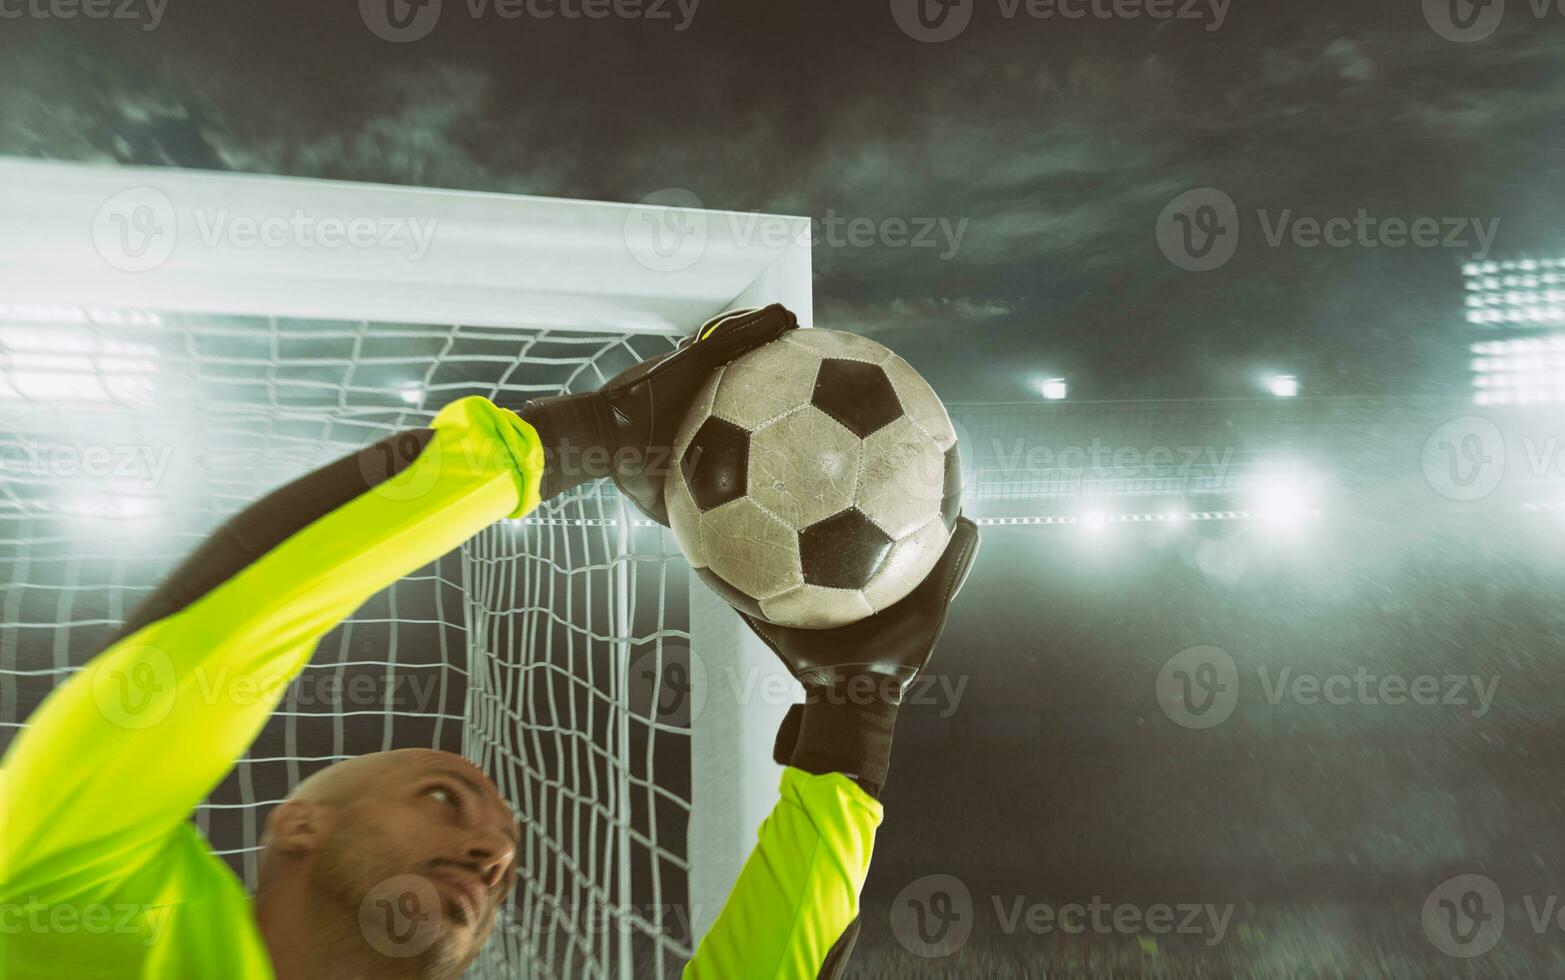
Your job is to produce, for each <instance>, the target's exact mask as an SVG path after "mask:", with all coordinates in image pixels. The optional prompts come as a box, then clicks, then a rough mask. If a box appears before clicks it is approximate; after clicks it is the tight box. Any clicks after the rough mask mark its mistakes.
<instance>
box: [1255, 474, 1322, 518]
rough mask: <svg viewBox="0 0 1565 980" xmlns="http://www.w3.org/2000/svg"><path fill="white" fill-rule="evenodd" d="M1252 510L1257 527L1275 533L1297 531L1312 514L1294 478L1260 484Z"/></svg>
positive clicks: (1269, 480) (1306, 497)
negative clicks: (1258, 524) (1257, 520)
mask: <svg viewBox="0 0 1565 980" xmlns="http://www.w3.org/2000/svg"><path fill="white" fill-rule="evenodd" d="M1253 509H1254V510H1255V514H1256V517H1258V518H1260V520H1261V523H1263V524H1265V525H1266V526H1268V527H1273V528H1277V529H1279V530H1293V529H1294V528H1297V527H1298V526H1299V525H1300V524H1302V523H1303V522H1304V519H1305V518H1306V517H1309V516H1310V514H1311V512H1312V509H1311V503H1310V495H1309V492H1308V490H1307V489H1306V488H1305V486H1304V485H1303V481H1302V480H1301V479H1300V478H1299V477H1298V476H1297V475H1292V476H1288V477H1283V476H1276V477H1270V478H1268V479H1266V480H1263V481H1262V482H1261V484H1260V485H1259V486H1258V487H1257V488H1256V492H1255V505H1254V508H1253Z"/></svg>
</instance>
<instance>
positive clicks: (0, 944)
mask: <svg viewBox="0 0 1565 980" xmlns="http://www.w3.org/2000/svg"><path fill="white" fill-rule="evenodd" d="M404 436H406V437H407V438H413V439H415V440H417V441H418V443H419V444H417V445H415V447H414V450H413V451H412V452H409V453H407V454H406V458H404V459H403V460H402V462H401V464H392V463H390V462H388V463H387V464H386V468H385V472H383V473H381V474H380V475H379V476H378V477H376V478H371V477H370V476H369V471H370V470H373V469H375V467H374V466H373V465H371V464H373V460H371V459H369V456H367V455H366V454H358V455H356V456H350V457H347V458H345V459H343V460H339V461H338V462H337V463H334V464H332V465H331V466H328V467H325V468H324V469H322V470H319V471H316V473H314V474H311V475H310V476H307V477H305V478H303V479H302V480H299V481H296V482H295V483H293V484H290V485H288V486H287V487H283V488H281V489H279V490H277V491H275V492H274V493H272V494H271V495H269V496H268V497H267V498H266V499H265V500H263V501H261V502H260V503H258V504H256V505H254V506H252V507H251V508H249V509H248V510H246V511H245V512H243V513H242V514H240V515H239V516H238V517H236V518H235V519H234V520H232V521H230V522H229V523H228V524H227V525H225V526H224V527H223V528H222V529H220V530H219V531H218V532H217V533H216V534H215V535H214V536H213V538H212V539H211V540H209V541H208V543H207V544H206V545H204V546H203V547H202V548H201V549H200V550H198V551H197V552H196V554H195V555H193V556H192V557H191V558H190V559H188V560H187V561H186V562H185V563H184V564H183V565H182V566H181V567H180V568H179V569H178V570H176V572H175V573H174V575H173V576H172V577H171V578H170V580H169V582H168V583H166V584H165V585H164V586H163V588H161V589H160V590H159V592H158V593H157V594H155V595H154V596H153V597H152V598H151V599H149V600H148V603H147V606H145V607H143V609H142V610H140V611H138V614H137V615H136V616H135V617H133V618H132V620H131V621H130V622H129V623H127V624H126V627H125V630H124V631H122V633H121V635H120V636H119V638H118V639H116V640H115V641H114V642H113V643H112V644H111V645H110V646H109V647H108V649H106V650H105V651H104V652H103V653H101V654H99V655H98V656H97V657H96V658H94V659H93V660H92V661H91V662H90V663H89V664H88V665H87V666H86V667H85V668H84V669H83V670H81V671H80V672H78V673H77V674H76V675H75V676H73V677H72V678H71V679H70V680H69V681H68V682H67V683H65V684H62V685H61V686H60V687H58V688H57V689H56V690H55V691H54V692H53V693H52V694H51V695H50V696H49V697H48V698H47V699H46V700H45V702H44V703H43V705H42V706H41V707H39V709H38V710H37V712H35V713H34V714H33V716H32V718H31V719H30V720H29V725H28V727H26V728H24V729H23V730H22V731H21V733H20V734H19V736H18V737H17V739H16V741H15V742H14V743H13V744H12V746H11V747H10V750H9V751H8V752H7V754H6V756H5V759H4V763H3V765H0V977H3V978H7V980H9V978H19V980H20V978H31V977H68V978H71V980H91V978H99V977H104V978H107V977H112V978H116V980H122V978H127V977H167V978H177V980H198V978H206V977H212V978H222V980H235V978H251V977H271V976H272V968H271V962H270V959H269V957H268V955H267V951H266V948H265V946H264V944H263V942H262V939H261V935H260V931H259V928H258V927H257V925H256V922H255V919H254V915H253V910H252V905H251V900H250V897H249V896H248V895H246V894H245V891H244V888H243V886H242V884H241V882H240V881H239V879H238V878H237V877H236V876H235V875H234V873H233V872H232V871H231V870H230V869H229V867H228V865H227V864H225V863H224V862H223V861H222V859H221V858H219V857H217V856H216V855H214V854H213V853H212V849H211V847H210V846H209V844H208V843H207V841H206V840H205V839H204V838H203V837H202V836H201V834H200V833H199V832H198V831H197V830H196V829H195V827H194V826H193V825H192V824H191V823H190V820H189V818H190V814H191V811H192V810H193V808H194V807H195V806H196V804H197V803H198V802H199V801H201V800H202V799H203V798H205V797H206V796H207V795H208V794H209V793H210V792H211V791H212V789H213V788H214V787H215V786H216V785H217V784H218V783H219V782H220V781H221V780H222V779H223V777H224V776H225V775H226V774H227V773H228V771H229V770H230V769H231V768H232V767H233V766H234V763H235V762H236V761H237V760H238V759H239V758H240V756H241V755H243V753H244V752H245V750H246V748H247V747H248V746H249V745H250V744H251V742H252V741H254V739H255V737H256V735H257V734H258V733H259V732H260V730H261V728H262V726H263V725H265V724H266V721H267V718H268V717H269V716H270V715H271V713H272V711H273V709H274V708H275V707H276V704H277V701H278V700H279V699H280V697H281V696H282V693H283V691H284V689H285V687H286V686H287V683H288V681H289V680H291V679H292V678H293V677H294V676H296V675H297V674H298V673H299V671H300V670H301V669H302V668H303V667H304V665H305V663H306V662H307V661H308V660H309V658H310V656H311V654H312V653H313V651H314V650H315V647H316V644H317V643H318V642H319V641H320V639H321V637H322V636H323V635H324V634H325V633H326V632H327V631H328V630H330V629H331V628H332V627H333V626H335V625H336V624H337V623H338V622H340V621H341V620H342V619H343V618H344V617H346V616H347V615H349V614H350V613H352V612H353V610H355V609H356V608H358V607H359V605H360V604H362V603H363V602H364V601H365V600H366V599H368V598H369V597H370V596H372V595H373V594H374V593H376V592H378V591H379V590H380V589H382V588H384V587H385V586H387V585H389V584H390V583H392V582H393V581H395V580H396V579H398V578H400V577H401V576H403V575H405V574H407V573H408V572H411V571H413V570H415V569H417V568H419V567H421V566H423V565H425V564H426V563H428V562H430V561H433V560H434V559H435V558H438V557H439V556H441V555H443V554H445V553H446V552H448V551H450V550H451V549H453V548H455V547H456V546H457V545H459V544H461V543H462V542H463V541H465V540H467V539H468V538H470V537H472V536H473V535H474V534H476V533H478V532H479V531H480V530H482V529H483V528H484V527H486V526H488V525H489V524H491V523H493V522H494V521H496V520H498V519H500V518H502V517H521V516H523V515H524V514H526V513H528V512H529V511H531V510H532V509H533V508H534V507H536V506H537V505H538V502H539V500H538V484H539V477H540V474H541V473H542V469H543V451H542V448H541V447H540V445H539V442H538V435H537V433H536V432H535V431H534V430H533V428H532V427H531V426H530V425H528V424H527V422H525V421H524V420H522V419H521V418H519V417H518V416H517V415H516V414H515V413H514V412H511V411H509V410H507V409H503V408H499V407H497V406H495V405H494V404H492V403H491V402H489V401H488V400H487V399H484V398H478V397H472V398H463V399H461V400H459V401H455V402H452V403H451V404H449V405H447V406H445V408H444V409H443V410H442V411H441V412H440V413H439V415H437V416H436V417H435V419H434V421H433V422H432V423H431V424H430V428H429V429H426V430H417V431H415V432H414V433H410V434H404ZM393 444H395V441H394V442H393ZM384 447H385V444H382V446H381V447H377V448H384ZM388 452H389V450H388ZM372 454H373V450H372V451H370V455H372ZM409 460H411V461H409ZM219 684H226V685H243V686H244V687H245V688H246V689H247V690H250V691H255V692H261V696H258V697H245V698H240V697H223V696H214V694H213V693H212V692H213V690H214V687H215V686H216V685H219ZM224 689H225V690H237V689H238V688H237V687H225V688H224ZM881 816H882V811H881V805H880V803H879V802H878V801H876V800H875V799H874V798H872V797H870V796H869V795H868V794H866V793H865V792H864V791H863V790H861V789H860V788H859V787H858V786H857V785H856V784H854V783H853V782H852V781H851V780H850V779H848V778H846V777H844V776H841V775H838V774H826V775H811V774H809V773H805V772H802V771H800V770H796V769H785V770H784V772H783V779H782V797H781V799H780V801H779V802H778V804H777V806H776V808H775V809H774V810H773V812H772V813H771V815H770V816H769V817H768V818H767V819H766V821H765V822H764V823H763V824H762V825H761V828H760V831H759V841H758V844H757V846H756V849H755V851H754V852H753V853H752V854H751V856H750V860H749V861H748V862H747V863H746V864H745V867H744V870H743V871H742V872H741V874H740V876H739V880H738V882H737V884H736V885H735V886H734V890H733V892H732V894H731V895H730V896H729V899H728V902H727V904H726V905H725V906H724V908H723V911H722V913H721V915H720V916H719V917H718V920H717V922H716V924H715V925H714V926H713V927H712V929H711V930H710V931H709V932H708V933H707V935H706V937H705V939H704V940H703V941H702V943H701V946H700V948H699V949H698V950H697V953H696V956H695V958H694V959H693V960H692V961H691V962H690V964H689V965H688V966H687V968H686V971H685V973H686V976H689V977H697V978H702V980H708V978H722V980H735V978H750V977H758V978H759V977H813V976H816V975H817V973H818V971H819V970H820V968H821V965H822V963H823V962H824V961H825V959H826V957H827V954H828V952H829V951H830V950H831V948H832V945H833V943H835V942H836V941H837V940H838V938H839V937H840V936H842V934H843V932H844V930H845V929H847V927H848V926H849V925H850V923H852V922H853V921H854V919H855V917H856V916H857V914H858V895H859V891H860V889H861V888H862V886H863V884H864V878H865V875H866V874H867V872H868V868H869V861H870V855H871V850H872V848H873V844H874V836H875V830H876V828H877V827H878V826H879V825H880V821H881ZM502 914H503V913H502Z"/></svg>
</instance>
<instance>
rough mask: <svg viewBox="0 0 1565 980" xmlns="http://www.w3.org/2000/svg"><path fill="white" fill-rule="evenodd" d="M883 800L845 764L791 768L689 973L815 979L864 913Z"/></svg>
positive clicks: (720, 979)
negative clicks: (825, 769) (817, 769)
mask: <svg viewBox="0 0 1565 980" xmlns="http://www.w3.org/2000/svg"><path fill="white" fill-rule="evenodd" d="M882 816H883V810H882V807H881V803H880V801H879V800H877V799H875V798H874V797H872V796H870V795H869V794H868V793H866V792H864V790H862V789H860V788H859V786H858V784H857V783H855V782H854V781H853V780H851V779H849V778H848V777H847V776H844V775H842V774H841V773H824V774H821V775H813V774H811V773H808V772H805V771H804V770H802V769H794V768H793V767H791V766H790V767H788V768H786V769H784V770H783V775H782V795H781V798H780V799H779V800H778V801H777V805H776V806H775V807H774V808H773V809H772V812H771V813H770V814H769V815H768V816H767V818H766V820H765V821H764V822H763V823H762V824H761V828H760V831H759V832H758V834H757V840H756V845H755V848H754V850H752V851H751V852H750V857H749V859H748V860H747V861H745V865H744V869H743V870H742V871H740V873H739V880H738V881H737V882H735V883H734V888H733V891H732V892H731V893H729V896H728V901H727V902H726V903H724V905H723V910H722V912H721V913H720V914H719V915H718V917H717V921H716V922H714V923H713V924H712V928H711V929H710V930H708V932H707V934H706V936H705V937H704V938H703V939H702V940H701V946H700V948H699V949H697V950H696V955H695V958H694V959H692V960H691V961H690V963H689V964H688V965H687V966H686V968H685V973H684V975H685V977H686V980H730V978H738V977H743V978H745V980H773V978H778V980H781V978H788V980H795V978H797V980H807V978H813V977H818V976H820V975H821V973H822V967H823V966H824V965H825V963H826V961H827V958H828V954H830V953H831V952H832V949H833V947H834V946H835V945H836V944H837V942H838V940H839V939H841V938H842V936H843V934H844V932H845V931H847V929H848V928H849V926H850V925H851V924H853V922H854V919H855V918H857V916H858V913H859V892H860V891H862V890H863V888H864V879H865V877H866V876H868V874H869V862H870V857H871V855H872V853H873V851H874V845H875V830H876V828H878V827H879V826H880V822H881V818H882Z"/></svg>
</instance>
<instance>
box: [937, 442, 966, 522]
mask: <svg viewBox="0 0 1565 980" xmlns="http://www.w3.org/2000/svg"><path fill="white" fill-rule="evenodd" d="M956 447H957V444H956V443H954V442H953V443H952V444H951V448H950V449H947V450H946V473H945V492H944V493H942V494H941V496H940V520H941V521H942V522H943V523H944V524H945V526H946V530H947V531H949V530H951V529H952V528H953V527H956V519H957V518H958V517H959V516H961V513H962V456H961V454H960V453H958V452H957V451H956Z"/></svg>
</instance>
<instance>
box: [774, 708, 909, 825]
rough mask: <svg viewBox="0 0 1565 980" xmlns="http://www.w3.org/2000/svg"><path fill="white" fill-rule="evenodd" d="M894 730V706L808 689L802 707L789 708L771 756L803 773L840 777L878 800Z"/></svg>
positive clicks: (895, 717) (889, 761)
mask: <svg viewBox="0 0 1565 980" xmlns="http://www.w3.org/2000/svg"><path fill="white" fill-rule="evenodd" d="M896 724H897V706H896V705H895V704H890V703H888V702H885V701H881V700H873V701H870V702H867V703H865V702H862V701H855V700H854V699H851V698H847V697H845V696H844V695H843V694H842V693H841V691H840V690H837V689H827V688H819V687H811V688H807V689H806V701H805V703H804V704H802V705H794V706H793V707H792V708H791V709H789V711H788V716H787V717H786V718H785V719H783V724H782V727H781V728H780V729H779V730H778V733H777V744H776V746H775V748H774V752H773V756H774V758H776V759H777V761H779V762H785V763H786V764H787V765H791V766H793V767H794V768H795V769H802V770H804V771H805V772H811V773H817V774H819V773H828V772H840V773H843V774H845V775H847V776H850V777H852V778H853V779H854V780H855V781H856V782H857V783H858V784H859V785H860V786H861V787H863V789H864V791H865V792H867V793H869V795H871V796H873V797H875V798H876V799H879V798H880V793H881V790H882V789H883V788H884V787H885V785H886V773H887V771H888V770H889V768H890V766H891V737H892V734H893V732H894V730H895V728H896ZM788 742H791V743H792V744H791V747H789V746H788V745H786V744H785V743H788ZM785 749H786V750H787V751H786V755H785Z"/></svg>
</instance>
